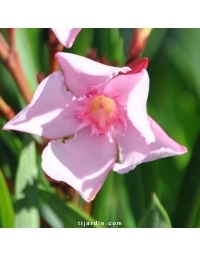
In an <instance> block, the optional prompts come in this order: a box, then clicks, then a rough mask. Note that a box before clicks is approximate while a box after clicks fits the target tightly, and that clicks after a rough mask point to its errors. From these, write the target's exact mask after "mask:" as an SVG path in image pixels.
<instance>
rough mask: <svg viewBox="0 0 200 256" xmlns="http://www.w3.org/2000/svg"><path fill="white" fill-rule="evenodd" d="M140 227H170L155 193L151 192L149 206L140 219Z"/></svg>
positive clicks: (165, 213)
mask: <svg viewBox="0 0 200 256" xmlns="http://www.w3.org/2000/svg"><path fill="white" fill-rule="evenodd" d="M139 227H140V228H171V227H172V226H171V222H170V219H169V217H168V215H167V212H166V211H165V209H164V207H163V206H162V205H161V203H160V201H159V200H158V198H157V196H156V194H153V198H152V203H151V206H150V208H149V210H148V212H147V213H146V215H145V217H144V219H143V220H142V221H141V223H140V225H139Z"/></svg>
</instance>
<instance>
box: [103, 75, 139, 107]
mask: <svg viewBox="0 0 200 256" xmlns="http://www.w3.org/2000/svg"><path fill="white" fill-rule="evenodd" d="M130 72H131V71H129V72H128V74H121V75H118V76H116V77H114V78H113V79H112V80H111V81H110V82H109V83H108V84H107V85H106V86H105V89H104V93H105V94H106V95H107V96H108V97H111V98H112V97H114V98H115V100H116V101H117V102H118V103H119V104H121V105H123V106H127V101H128V98H129V94H130V93H131V91H132V90H133V89H134V87H135V86H136V85H137V84H138V83H139V81H140V80H141V79H142V76H143V75H144V71H141V72H139V73H137V74H130Z"/></svg>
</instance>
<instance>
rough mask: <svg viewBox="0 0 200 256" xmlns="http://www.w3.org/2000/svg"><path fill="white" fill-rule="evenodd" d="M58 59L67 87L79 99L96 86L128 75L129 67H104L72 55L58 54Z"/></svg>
mask: <svg viewBox="0 0 200 256" xmlns="http://www.w3.org/2000/svg"><path fill="white" fill-rule="evenodd" d="M56 57H57V58H58V62H59V64H60V66H61V69H62V70H63V73H64V78H65V85H66V86H67V87H68V88H69V89H70V91H71V92H72V93H73V94H74V95H75V96H77V97H80V96H82V95H84V94H86V93H87V92H88V91H89V90H91V89H92V88H93V87H95V86H100V85H105V84H107V83H108V82H109V81H110V80H111V79H112V78H113V77H114V76H116V75H117V74H118V73H119V72H123V73H126V72H128V71H130V70H131V69H130V68H129V67H123V68H117V67H112V66H107V65H103V64H101V63H98V62H95V61H93V60H90V59H87V58H85V57H82V56H78V55H75V54H71V53H61V52H60V53H57V54H56Z"/></svg>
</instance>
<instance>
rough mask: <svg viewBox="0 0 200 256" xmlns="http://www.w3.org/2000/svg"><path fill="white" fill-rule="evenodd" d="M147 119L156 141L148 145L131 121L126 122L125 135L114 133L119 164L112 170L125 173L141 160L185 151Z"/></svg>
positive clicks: (179, 153) (145, 160)
mask: <svg viewBox="0 0 200 256" xmlns="http://www.w3.org/2000/svg"><path fill="white" fill-rule="evenodd" d="M148 119H149V122H150V125H151V128H152V130H153V132H154V134H155V136H156V141H155V142H153V143H151V144H150V145H148V144H147V143H146V142H145V139H144V138H143V137H142V136H141V135H140V133H139V132H138V131H137V129H135V127H134V126H133V125H132V124H131V123H129V124H128V127H127V130H126V132H125V136H121V135H120V134H118V133H116V141H117V143H118V145H119V151H120V160H121V164H118V163H116V164H115V166H114V169H113V170H114V171H116V172H119V173H126V172H129V171H130V170H132V169H134V168H135V167H136V166H137V165H138V164H140V163H142V162H149V161H153V160H156V159H159V158H163V157H168V156H174V155H182V154H184V153H186V152H187V149H186V148H185V147H183V146H181V145H180V144H178V143H176V142H175V141H174V140H172V139H171V138H170V137H169V136H168V135H167V134H166V133H165V132H164V131H163V130H162V128H161V127H160V126H159V125H158V124H157V123H156V122H155V121H154V120H153V119H152V118H151V117H148ZM131 141H132V142H131Z"/></svg>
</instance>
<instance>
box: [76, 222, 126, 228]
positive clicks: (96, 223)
mask: <svg viewBox="0 0 200 256" xmlns="http://www.w3.org/2000/svg"><path fill="white" fill-rule="evenodd" d="M121 225H122V223H121V222H120V221H117V222H116V221H109V222H107V223H105V222H104V221H94V222H92V221H78V226H83V227H86V226H121Z"/></svg>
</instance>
